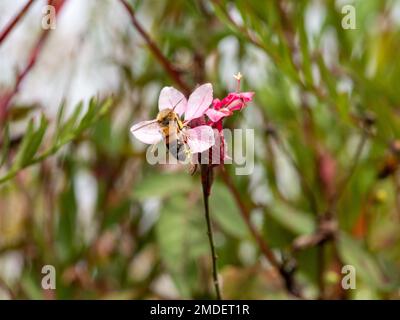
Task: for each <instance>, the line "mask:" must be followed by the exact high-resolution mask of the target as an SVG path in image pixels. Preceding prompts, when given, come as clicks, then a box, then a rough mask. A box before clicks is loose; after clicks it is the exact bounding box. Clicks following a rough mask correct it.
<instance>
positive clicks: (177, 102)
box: [158, 87, 187, 116]
mask: <svg viewBox="0 0 400 320" xmlns="http://www.w3.org/2000/svg"><path fill="white" fill-rule="evenodd" d="M186 105H187V100H186V98H185V96H184V95H183V93H182V92H180V91H179V90H177V89H175V88H174V87H164V88H162V90H161V92H160V97H159V98H158V109H159V110H160V111H161V110H163V109H174V111H175V112H176V113H177V114H179V116H181V115H182V114H183V113H184V112H185V111H186Z"/></svg>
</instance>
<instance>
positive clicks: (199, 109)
mask: <svg viewBox="0 0 400 320" xmlns="http://www.w3.org/2000/svg"><path fill="white" fill-rule="evenodd" d="M212 101H213V89H212V85H211V83H206V84H203V85H201V86H200V87H198V88H197V89H196V90H194V91H193V93H192V94H191V95H190V97H189V100H188V103H187V107H186V111H185V120H186V121H190V120H192V119H196V118H199V117H201V116H202V115H203V114H204V112H205V111H206V110H207V109H208V107H209V106H210V104H211V102H212Z"/></svg>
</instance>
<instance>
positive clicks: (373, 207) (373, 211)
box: [0, 0, 400, 299]
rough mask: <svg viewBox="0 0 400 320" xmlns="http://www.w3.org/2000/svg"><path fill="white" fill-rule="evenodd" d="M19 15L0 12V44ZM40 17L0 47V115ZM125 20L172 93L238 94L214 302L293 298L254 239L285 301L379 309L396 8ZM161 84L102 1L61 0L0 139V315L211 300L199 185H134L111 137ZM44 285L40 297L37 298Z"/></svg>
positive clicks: (146, 11) (164, 5) (150, 103)
mask: <svg viewBox="0 0 400 320" xmlns="http://www.w3.org/2000/svg"><path fill="white" fill-rule="evenodd" d="M56 2H57V1H56ZM25 3H26V1H22V0H18V1H14V0H1V1H0V30H3V29H4V27H5V26H6V25H7V23H8V22H9V21H10V20H11V19H12V18H13V17H14V16H15V15H16V14H17V13H18V12H19V10H20V9H21V8H22V7H23V6H24V5H25ZM45 4H46V1H40V0H37V1H34V4H33V5H32V6H31V7H30V8H29V11H28V12H27V13H26V15H25V16H24V17H23V18H22V19H21V20H20V21H19V22H18V24H17V25H16V26H15V27H14V29H13V30H12V32H11V33H10V34H9V36H8V37H7V38H6V39H4V41H2V42H0V106H1V105H2V103H3V107H4V97H6V95H7V94H8V93H9V92H10V90H11V92H12V90H13V88H14V86H15V83H16V79H17V74H18V72H21V70H23V68H24V67H25V66H26V65H27V63H28V61H29V57H30V55H31V53H32V50H33V49H34V48H35V45H36V44H37V41H38V39H40V37H41V35H42V34H43V33H44V32H45V31H43V29H42V28H41V21H42V17H43V13H42V11H41V10H42V7H43V6H44V5H45ZM129 5H130V6H131V7H132V8H133V9H134V12H135V17H136V19H137V21H138V22H139V23H140V25H141V26H142V27H143V29H144V30H145V32H147V34H148V35H149V37H151V39H152V41H153V43H154V44H155V46H157V47H158V48H159V50H160V51H161V52H162V54H163V55H165V57H166V58H167V60H168V61H169V63H170V65H171V66H173V68H174V71H175V72H176V74H178V77H179V78H180V79H181V80H182V81H183V82H184V83H185V84H186V86H188V87H189V88H195V86H196V85H197V84H201V83H204V82H211V83H212V84H213V87H214V97H219V98H223V97H224V96H225V95H226V94H227V93H228V92H229V91H232V90H235V86H236V82H235V80H234V78H233V74H235V73H237V72H238V71H240V72H241V73H242V74H243V75H244V78H243V80H242V90H243V91H254V92H255V97H254V101H253V102H252V103H250V104H249V105H248V107H247V108H246V109H245V110H243V111H242V112H240V113H237V114H235V115H234V116H233V117H231V118H229V119H228V120H227V121H226V123H225V126H226V127H228V128H252V129H255V135H256V136H255V144H254V145H255V169H254V172H253V174H251V175H247V176H237V175H235V171H234V165H226V166H225V170H226V171H225V173H223V172H222V171H221V169H220V168H215V169H214V171H215V181H214V185H213V187H212V190H211V197H210V202H211V216H212V221H213V225H214V232H215V242H216V249H217V253H218V267H219V274H220V278H221V283H222V295H223V297H224V298H231V299H290V298H294V296H293V295H292V294H291V293H290V292H289V291H290V290H288V288H287V285H285V284H284V283H283V281H282V278H281V276H280V274H279V272H277V270H276V268H274V267H273V266H272V265H271V264H270V262H269V261H268V259H267V258H266V257H265V256H264V254H263V251H262V250H261V249H260V246H259V243H260V242H259V241H255V238H254V234H255V233H256V234H258V235H259V236H260V237H261V238H262V242H263V243H265V244H266V245H267V246H268V248H270V250H272V251H273V254H274V255H275V257H276V259H277V261H279V262H280V263H281V265H282V268H283V269H284V270H286V273H287V274H290V275H291V279H292V280H293V281H295V283H296V287H297V289H298V290H299V292H300V293H301V296H302V297H304V298H309V299H318V298H320V299H365V298H371V299H398V298H399V297H400V291H399V289H400V286H399V281H400V279H399V278H400V277H399V275H400V273H399V271H400V227H399V222H400V194H399V191H400V172H399V171H398V161H399V156H400V140H398V139H399V133H400V126H399V124H400V121H399V120H400V117H399V116H400V91H399V83H400V59H399V51H400V1H396V0H393V1H389V0H388V1H380V0H358V1H350V0H348V1H333V0H325V1H324V0H315V1H289V0H281V1H278V0H276V1H256V0H246V1H244V0H243V1H242V0H239V1H208V0H196V1H195V0H191V1H183V0H175V1H155V0H147V1H130V2H129ZM345 5H352V6H353V8H354V9H355V17H356V22H355V23H356V28H355V29H344V28H343V27H342V20H343V18H344V17H345V16H346V14H343V13H342V8H343V6H345ZM175 81H176V79H174V78H173V77H171V76H170V73H168V72H167V70H166V68H165V65H163V64H162V63H160V59H159V58H157V57H156V56H155V55H154V50H153V51H152V50H151V49H149V47H148V43H147V42H146V41H145V39H144V38H143V37H142V35H141V34H140V33H138V32H137V26H136V27H135V26H134V25H133V24H132V23H131V20H130V17H129V15H128V13H127V11H126V10H125V8H124V7H123V6H122V4H121V2H120V1H117V0H102V1H94V0H90V1H89V0H88V1H79V0H65V3H64V5H63V7H62V10H61V9H60V11H59V12H58V15H57V26H56V29H55V30H50V31H49V32H48V36H47V38H46V39H45V41H44V43H43V46H41V47H40V50H39V53H38V56H37V59H36V60H35V64H34V66H33V67H32V68H31V69H29V73H27V75H26V77H25V78H24V79H23V81H22V82H21V84H20V86H19V88H18V92H15V94H14V95H13V97H12V99H11V101H10V103H9V106H8V108H7V114H6V116H5V117H4V119H2V121H1V122H0V129H1V134H0V144H1V151H0V165H1V167H0V181H1V184H0V298H5V299H9V298H11V299H15V298H16V299H21V298H26V299H53V298H58V299H92V298H93V299H113V298H117V299H170V298H213V297H214V292H213V287H212V281H211V259H210V254H209V246H208V240H207V235H206V223H205V219H204V213H203V207H202V193H201V184H200V177H199V174H196V175H194V176H193V177H192V176H190V175H188V174H187V172H186V171H185V168H184V167H182V166H170V165H155V166H152V165H149V164H148V163H147V162H146V159H145V152H146V146H145V145H143V144H141V143H140V142H138V141H136V140H135V141H134V140H133V139H132V138H131V136H130V132H129V128H130V126H131V125H132V124H133V123H136V122H138V121H140V120H143V119H152V118H154V117H155V115H156V113H157V101H158V95H159V91H160V90H161V88H162V87H164V86H169V85H173V86H176V87H177V88H179V84H177V83H175ZM2 99H3V102H1V101H2ZM80 101H81V103H80ZM251 228H253V230H252V229H251ZM44 265H53V266H54V267H55V268H56V280H57V282H56V290H43V289H42V287H41V281H42V277H43V274H42V273H41V271H42V267H43V266H44ZM344 265H351V266H354V268H355V270H356V289H351V290H344V289H343V288H342V286H341V281H342V277H343V274H342V267H343V266H344Z"/></svg>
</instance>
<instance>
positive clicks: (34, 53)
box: [0, 0, 67, 124]
mask: <svg viewBox="0 0 400 320" xmlns="http://www.w3.org/2000/svg"><path fill="white" fill-rule="evenodd" d="M66 1H67V0H58V1H49V4H53V3H54V4H55V6H56V15H58V14H59V12H60V11H61V8H62V6H63V5H64V3H65V2H66ZM28 7H29V6H28ZM26 10H27V9H26ZM26 10H25V11H26ZM21 12H22V11H21ZM21 12H20V15H21ZM18 20H19V18H18V19H17V20H16V21H18ZM15 23H16V22H15ZM15 23H14V25H15ZM11 29H12V27H11ZM8 32H9V31H8ZM49 32H50V29H47V30H43V31H42V33H41V34H40V37H39V39H38V41H37V42H36V44H35V46H34V47H33V48H32V50H31V52H30V54H29V58H28V61H27V64H26V66H25V67H24V68H23V69H22V70H21V71H20V72H19V73H18V74H17V77H16V80H15V84H14V87H13V88H12V89H11V90H10V91H9V92H6V93H5V94H3V95H2V96H0V124H2V123H3V122H4V120H5V118H6V117H7V112H8V109H9V107H10V103H11V100H12V99H13V98H14V96H15V95H16V94H17V93H18V91H19V89H20V85H21V83H22V81H23V80H24V79H25V77H26V76H27V74H28V73H29V72H30V71H31V69H32V68H33V67H34V66H35V64H36V62H37V59H38V56H39V54H40V52H41V50H42V48H43V45H44V43H45V41H46V39H47V37H48V35H49Z"/></svg>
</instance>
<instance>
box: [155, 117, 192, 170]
mask: <svg viewBox="0 0 400 320" xmlns="http://www.w3.org/2000/svg"><path fill="white" fill-rule="evenodd" d="M156 120H157V123H158V125H159V127H160V132H161V134H162V135H163V138H164V142H165V146H166V147H167V150H168V151H169V152H170V153H171V154H172V155H173V156H174V157H175V158H176V159H177V160H179V161H187V160H188V159H189V161H191V158H190V157H191V151H190V147H189V146H188V143H187V137H186V135H185V133H184V131H185V130H186V126H185V125H184V124H183V122H182V121H181V120H180V119H179V117H178V115H177V114H176V113H175V112H174V110H173V109H164V110H161V111H160V112H159V113H158V114H157V117H156ZM191 165H193V164H191ZM195 169H196V166H195V165H194V170H195ZM193 173H194V172H193Z"/></svg>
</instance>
